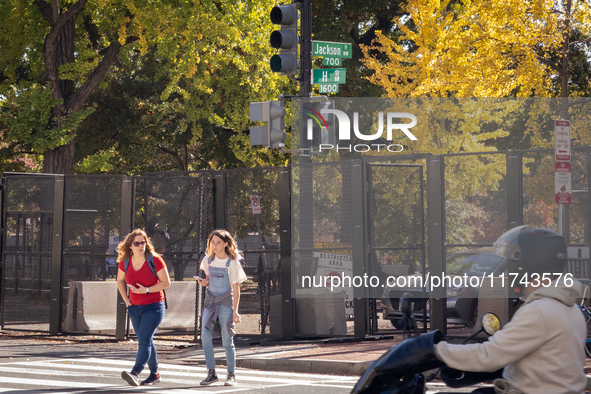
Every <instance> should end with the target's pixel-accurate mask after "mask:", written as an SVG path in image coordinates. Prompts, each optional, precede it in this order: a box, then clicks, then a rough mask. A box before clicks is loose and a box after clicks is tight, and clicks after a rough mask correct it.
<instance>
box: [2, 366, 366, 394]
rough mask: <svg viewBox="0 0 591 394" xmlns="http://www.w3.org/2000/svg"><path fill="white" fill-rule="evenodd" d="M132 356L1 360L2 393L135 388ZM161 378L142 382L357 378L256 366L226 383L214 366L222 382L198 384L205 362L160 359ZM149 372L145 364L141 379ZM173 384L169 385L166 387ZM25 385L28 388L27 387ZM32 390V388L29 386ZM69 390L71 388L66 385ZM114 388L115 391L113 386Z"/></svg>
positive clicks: (186, 384)
mask: <svg viewBox="0 0 591 394" xmlns="http://www.w3.org/2000/svg"><path fill="white" fill-rule="evenodd" d="M133 364H134V363H133V362H132V361H130V360H115V359H107V358H105V359H98V358H69V359H51V360H39V361H14V362H7V363H0V387H1V389H0V393H2V392H7V391H11V392H12V391H19V390H26V391H29V390H35V389H36V390H46V389H73V388H80V389H88V388H95V389H99V391H101V389H107V390H108V391H109V389H116V390H117V392H119V391H121V392H123V391H127V390H133V389H134V388H133V387H131V386H127V384H126V383H125V382H123V380H122V379H121V371H123V370H130V369H131V367H132V366H133ZM159 370H160V374H161V375H162V382H161V383H160V384H157V385H154V386H142V390H145V391H149V392H150V393H154V394H158V393H169V394H175V393H177V394H188V393H192V392H199V393H200V394H207V393H214V392H215V393H231V392H240V391H247V390H255V389H263V388H264V389H268V390H272V389H273V388H280V387H287V386H308V387H331V388H336V389H343V392H348V391H350V390H351V388H352V387H353V386H354V385H355V383H356V381H357V379H358V378H357V377H354V376H334V375H316V374H305V373H288V372H270V371H258V370H242V369H238V370H237V371H236V376H237V379H238V383H239V384H238V385H237V386H234V387H225V386H223V382H224V381H225V377H226V369H225V368H222V367H216V372H217V373H218V377H219V379H220V380H219V382H218V383H215V384H213V385H211V386H208V387H203V386H200V385H199V382H200V381H201V380H202V379H204V378H205V376H206V374H207V368H206V367H205V366H204V365H177V364H168V363H160V364H159ZM146 377H147V369H146V370H145V371H144V373H143V374H142V376H141V377H140V379H145V378H146ZM166 386H169V387H166ZM24 387H26V388H25V389H23V388H24ZM29 392H30V391H29ZM68 392H71V390H68ZM109 392H112V391H109Z"/></svg>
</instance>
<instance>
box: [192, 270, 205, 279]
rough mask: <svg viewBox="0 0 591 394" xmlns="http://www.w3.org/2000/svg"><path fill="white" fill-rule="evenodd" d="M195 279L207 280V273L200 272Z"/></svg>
mask: <svg viewBox="0 0 591 394" xmlns="http://www.w3.org/2000/svg"><path fill="white" fill-rule="evenodd" d="M193 278H195V279H197V278H199V279H205V278H207V276H206V275H205V271H203V270H199V275H196V276H194V277H193Z"/></svg>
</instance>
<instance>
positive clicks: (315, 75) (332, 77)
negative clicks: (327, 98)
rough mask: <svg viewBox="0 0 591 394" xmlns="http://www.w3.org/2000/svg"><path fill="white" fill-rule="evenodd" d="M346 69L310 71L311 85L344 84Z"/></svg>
mask: <svg viewBox="0 0 591 394" xmlns="http://www.w3.org/2000/svg"><path fill="white" fill-rule="evenodd" d="M346 72H347V69H346V68H315V69H313V70H312V83H313V84H319V83H345V82H346V80H347V79H346Z"/></svg>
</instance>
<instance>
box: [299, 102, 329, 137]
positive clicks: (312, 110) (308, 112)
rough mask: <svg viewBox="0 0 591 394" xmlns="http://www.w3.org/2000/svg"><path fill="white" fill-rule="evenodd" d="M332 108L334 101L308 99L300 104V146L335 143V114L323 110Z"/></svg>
mask: <svg viewBox="0 0 591 394" xmlns="http://www.w3.org/2000/svg"><path fill="white" fill-rule="evenodd" d="M327 109H334V101H309V102H307V103H303V105H302V119H303V122H302V129H301V131H300V137H301V138H300V146H301V147H302V148H318V147H319V146H320V145H321V144H331V145H334V144H335V140H336V135H335V116H334V114H329V113H326V112H325V110H327Z"/></svg>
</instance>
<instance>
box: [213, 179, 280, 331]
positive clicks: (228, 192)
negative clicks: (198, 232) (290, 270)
mask: <svg viewBox="0 0 591 394" xmlns="http://www.w3.org/2000/svg"><path fill="white" fill-rule="evenodd" d="M279 171H280V169H279V168H254V169H244V170H228V171H226V172H225V196H224V202H225V212H226V214H225V221H226V228H227V230H228V231H230V233H232V234H235V237H236V241H237V243H238V248H239V249H240V250H242V251H243V254H244V262H243V268H244V270H245V272H246V274H247V276H248V280H247V281H246V282H245V283H243V285H242V286H241V296H240V306H241V307H240V310H241V314H243V315H249V316H256V320H257V321H256V322H254V323H255V327H253V328H255V329H256V330H257V332H258V333H261V334H265V333H270V327H271V326H270V324H269V323H270V321H269V319H270V309H271V305H270V297H271V296H273V295H278V294H279V293H280V291H281V289H280V287H279V267H280V257H281V256H280V230H279V198H278V196H279V194H280V193H281V190H279ZM274 334H275V333H274Z"/></svg>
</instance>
